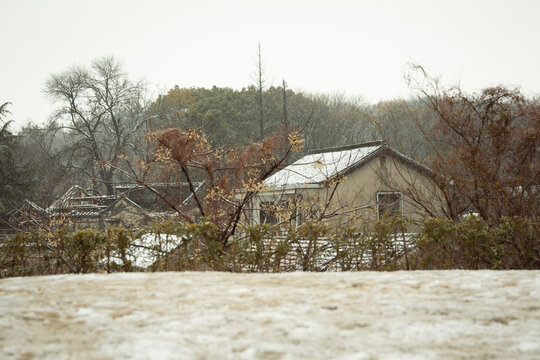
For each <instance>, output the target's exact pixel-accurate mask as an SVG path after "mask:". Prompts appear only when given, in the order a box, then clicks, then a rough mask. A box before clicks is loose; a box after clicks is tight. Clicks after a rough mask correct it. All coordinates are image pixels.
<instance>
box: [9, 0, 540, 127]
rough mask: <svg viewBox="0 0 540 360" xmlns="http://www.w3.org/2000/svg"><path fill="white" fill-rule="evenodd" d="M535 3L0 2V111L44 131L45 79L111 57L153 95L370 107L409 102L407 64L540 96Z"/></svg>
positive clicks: (449, 79)
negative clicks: (264, 81) (323, 96)
mask: <svg viewBox="0 0 540 360" xmlns="http://www.w3.org/2000/svg"><path fill="white" fill-rule="evenodd" d="M539 18H540V1H536V0H530V1H526V0H521V1H519V0H513V1H510V0H509V1H495V0H489V1H472V0H468V1H457V0H450V1H435V0H430V1H427V0H426V1H412V0H407V1H398V0H395V1H380V0H377V1H360V0H357V1H339V0H334V1H317V0H305V1H304V0H298V1H294V0H289V1H282V0H271V1H256V0H251V1H250V0H246V1H231V0H229V1H218V0H214V1H211V0H208V1H200V0H191V1H173V0H151V1H150V0H144V1H142V0H140V1H136V0H126V1H119V0H118V1H114V0H91V1H89V0H81V1H78V0H47V1H40V0H35V1H30V0H0V38H1V46H2V47H1V49H2V55H1V57H0V59H1V60H0V61H1V63H0V64H1V66H0V81H1V82H0V103H4V102H6V101H10V102H12V103H13V105H11V107H10V110H11V112H12V115H11V116H10V118H12V119H13V120H15V121H16V124H17V126H16V128H18V127H20V126H21V125H22V124H26V123H28V122H29V121H32V122H34V123H43V122H44V121H45V120H47V119H48V116H49V115H50V113H51V111H52V109H53V108H54V107H53V105H52V104H50V103H49V101H48V100H47V99H46V98H45V96H44V94H43V88H44V84H45V81H46V80H47V78H48V77H49V76H50V75H51V74H53V73H58V72H62V71H64V70H67V69H68V68H69V67H70V66H72V65H75V64H77V65H87V64H89V63H90V62H91V61H92V60H93V59H95V58H99V57H102V56H108V55H113V56H115V57H117V58H118V59H120V60H121V61H123V62H124V64H125V68H126V70H127V71H128V72H129V74H130V75H131V76H132V77H133V78H135V79H140V78H142V79H144V80H146V82H147V83H148V84H149V85H150V88H151V90H152V91H153V92H155V93H156V94H157V93H158V92H165V91H166V90H167V89H169V88H171V87H173V86H174V85H179V86H180V87H193V86H195V87H199V86H200V87H211V86H213V85H216V86H226V87H232V88H236V89H240V88H242V87H245V86H247V85H249V84H250V83H252V82H253V73H254V71H255V62H256V53H257V43H258V42H260V43H261V46H262V53H263V58H264V64H265V66H266V70H267V73H268V75H269V76H268V79H269V82H270V83H271V84H273V85H276V86H277V85H279V84H280V83H281V80H282V79H283V78H285V80H286V81H287V83H288V84H289V87H290V88H293V89H295V90H302V91H309V92H329V93H335V92H339V93H344V94H346V95H348V96H362V97H363V98H364V99H366V100H367V101H370V102H375V101H379V100H384V99H391V98H395V97H408V96H409V95H410V91H409V90H408V88H407V86H406V83H405V81H404V80H403V76H404V74H405V72H406V71H407V64H409V63H411V62H415V63H418V64H421V65H422V66H424V67H425V68H426V69H427V70H428V71H429V72H430V73H431V74H432V75H437V76H441V77H442V79H443V81H444V82H445V83H447V84H455V83H457V82H459V83H460V84H461V85H462V87H464V88H465V89H467V90H477V89H481V88H483V87H487V86H492V85H497V84H506V85H510V86H520V87H521V88H522V90H524V91H525V92H526V93H527V94H540V70H539V64H540V41H539V39H540V20H539Z"/></svg>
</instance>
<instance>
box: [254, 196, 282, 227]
mask: <svg viewBox="0 0 540 360" xmlns="http://www.w3.org/2000/svg"><path fill="white" fill-rule="evenodd" d="M259 223H261V224H269V225H276V224H278V223H279V217H278V214H277V211H276V206H275V205H274V203H272V202H261V212H260V219H259Z"/></svg>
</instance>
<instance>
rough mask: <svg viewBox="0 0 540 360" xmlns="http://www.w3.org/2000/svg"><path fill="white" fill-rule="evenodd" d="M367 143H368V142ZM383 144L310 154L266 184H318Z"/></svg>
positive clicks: (266, 181)
mask: <svg viewBox="0 0 540 360" xmlns="http://www.w3.org/2000/svg"><path fill="white" fill-rule="evenodd" d="M366 145H367V144H366ZM382 146H383V144H382V143H377V145H371V146H362V145H360V146H358V147H355V148H349V149H344V150H338V149H336V150H334V151H328V152H322V153H318V154H310V155H306V156H304V157H302V158H301V159H300V160H298V161H296V162H294V163H293V164H291V165H289V166H287V167H286V168H284V169H283V170H280V171H278V172H277V173H275V174H274V175H272V176H270V177H268V178H267V179H266V180H265V181H264V185H265V186H270V187H278V186H285V185H303V184H318V183H321V182H323V181H325V180H328V179H331V178H333V177H334V176H336V175H339V174H341V173H343V172H344V171H345V170H346V169H348V168H350V167H352V166H354V165H356V164H358V163H359V162H360V161H362V160H364V159H365V158H366V157H367V156H368V155H370V154H372V153H373V152H375V151H376V150H378V149H380V148H381V147H382Z"/></svg>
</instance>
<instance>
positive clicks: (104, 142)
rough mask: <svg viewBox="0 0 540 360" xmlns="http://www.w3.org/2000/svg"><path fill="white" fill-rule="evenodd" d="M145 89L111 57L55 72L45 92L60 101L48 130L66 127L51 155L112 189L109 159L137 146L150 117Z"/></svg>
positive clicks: (112, 160)
mask: <svg viewBox="0 0 540 360" xmlns="http://www.w3.org/2000/svg"><path fill="white" fill-rule="evenodd" d="M144 90H145V89H144V85H143V84H142V83H141V82H133V81H131V80H130V79H129V78H128V76H127V75H126V73H125V72H124V70H123V69H122V65H121V64H120V63H119V62H118V61H117V60H115V59H114V58H112V57H106V58H102V59H98V60H95V61H94V62H93V63H92V65H91V66H90V67H88V68H87V67H72V68H71V69H69V70H67V71H66V72H63V73H61V74H55V75H52V76H51V78H50V79H49V80H48V81H47V84H46V90H45V92H46V94H47V95H48V96H49V97H50V99H51V100H52V101H53V102H54V103H56V104H58V105H59V107H58V109H57V110H56V111H55V112H54V113H53V114H52V116H51V120H52V122H53V123H52V124H53V125H52V126H49V131H53V132H60V133H62V134H63V138H64V142H63V145H62V147H61V148H60V149H58V151H55V152H54V153H52V154H51V156H53V157H54V158H55V159H56V160H57V162H58V163H59V164H61V165H62V166H64V167H67V168H73V169H76V170H78V171H80V172H82V173H83V174H84V175H85V176H86V177H87V178H88V179H89V180H91V181H92V183H93V184H94V188H97V186H98V185H99V184H103V185H104V186H105V188H106V191H107V194H112V192H113V180H114V176H113V171H114V169H113V168H112V167H111V166H110V165H116V164H118V162H119V160H120V159H121V158H122V157H124V156H128V155H129V154H132V153H133V152H134V151H135V150H136V149H137V148H138V146H137V142H136V139H137V138H138V136H139V135H140V134H141V130H143V127H144V125H145V123H146V121H147V117H146V115H145V101H144V98H143V95H144Z"/></svg>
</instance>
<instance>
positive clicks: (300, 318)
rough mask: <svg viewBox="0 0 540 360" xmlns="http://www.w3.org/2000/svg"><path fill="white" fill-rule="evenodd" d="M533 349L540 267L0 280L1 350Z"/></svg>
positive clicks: (268, 355) (345, 355) (469, 352)
mask: <svg viewBox="0 0 540 360" xmlns="http://www.w3.org/2000/svg"><path fill="white" fill-rule="evenodd" d="M32 358H36V359H55V360H56V359H469V358H472V359H492V358H494V359H540V271H508V272H495V271H476V272H473V271H445V272H440V271H432V272H393V273H374V272H361V273H289V274H230V273H210V272H208V273H144V274H143V273H131V274H114V275H106V274H93V275H62V276H46V277H32V278H11V279H4V280H0V359H32Z"/></svg>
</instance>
